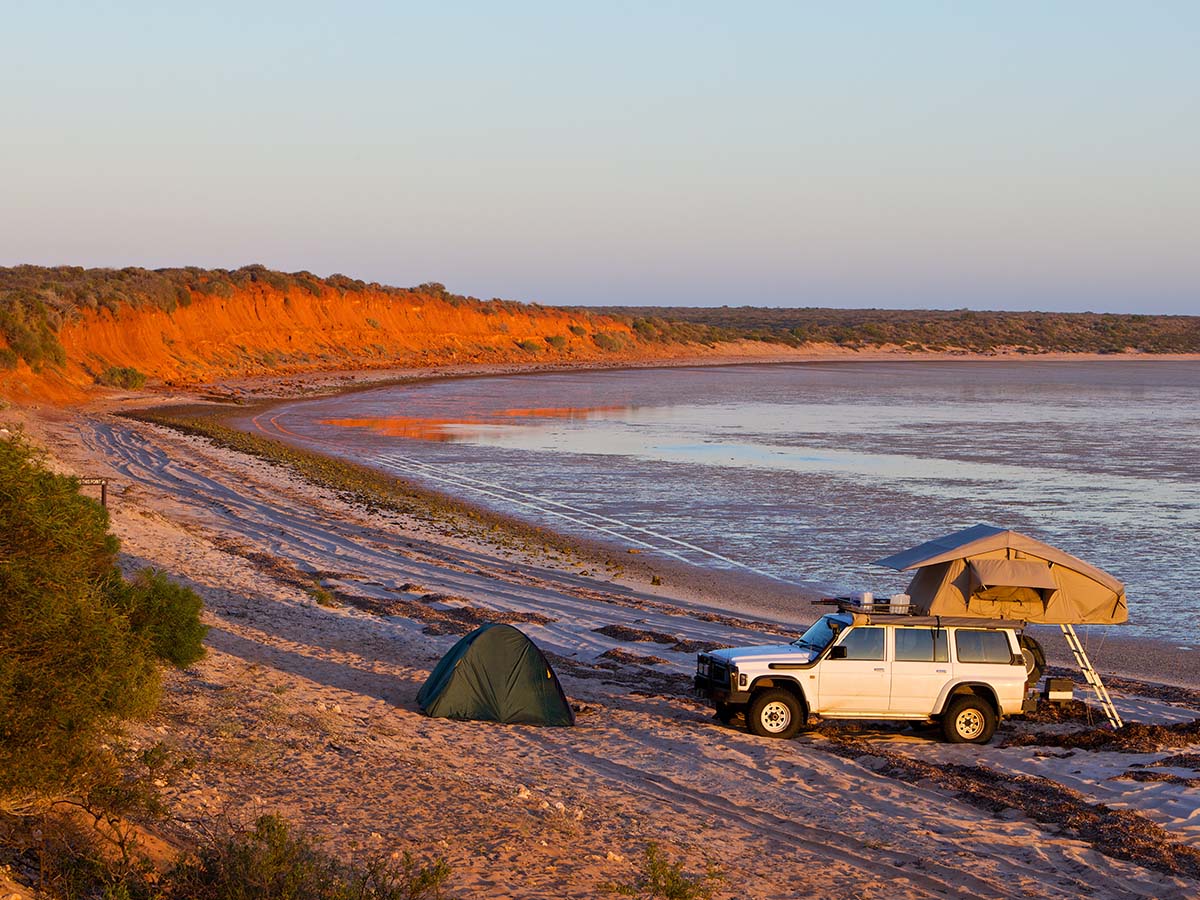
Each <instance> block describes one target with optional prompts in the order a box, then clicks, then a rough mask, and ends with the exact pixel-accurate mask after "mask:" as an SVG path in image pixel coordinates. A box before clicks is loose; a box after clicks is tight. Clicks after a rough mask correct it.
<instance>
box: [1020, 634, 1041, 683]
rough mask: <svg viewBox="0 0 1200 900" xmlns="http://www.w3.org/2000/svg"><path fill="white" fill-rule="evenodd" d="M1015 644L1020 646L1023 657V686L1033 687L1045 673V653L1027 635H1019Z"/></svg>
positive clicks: (1039, 645)
mask: <svg viewBox="0 0 1200 900" xmlns="http://www.w3.org/2000/svg"><path fill="white" fill-rule="evenodd" d="M1017 642H1018V643H1019V644H1020V645H1021V656H1023V657H1025V685H1026V686H1027V687H1033V686H1034V685H1035V684H1037V683H1038V681H1040V680H1041V677H1042V676H1043V675H1044V674H1045V673H1046V652H1045V651H1044V650H1042V645H1041V644H1039V643H1038V642H1037V640H1036V639H1035V638H1032V637H1030V636H1029V635H1027V634H1022V635H1019V636H1018V637H1017Z"/></svg>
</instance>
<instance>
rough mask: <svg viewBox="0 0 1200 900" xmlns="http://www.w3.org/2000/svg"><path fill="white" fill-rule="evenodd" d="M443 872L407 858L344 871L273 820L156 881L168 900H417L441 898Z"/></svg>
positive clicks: (441, 865)
mask: <svg viewBox="0 0 1200 900" xmlns="http://www.w3.org/2000/svg"><path fill="white" fill-rule="evenodd" d="M449 876H450V867H449V865H448V864H447V863H446V861H445V860H444V859H438V860H435V861H434V862H432V863H428V864H421V863H419V862H417V861H416V860H414V859H413V857H412V856H411V855H409V854H407V853H406V854H404V856H403V857H402V858H400V859H399V860H377V861H374V862H371V863H368V864H367V865H366V866H363V867H355V866H349V865H346V864H345V863H342V862H341V861H340V860H338V859H337V858H336V857H334V856H332V855H331V854H329V853H327V852H325V851H324V850H322V849H321V848H320V846H319V845H318V844H317V843H316V841H315V840H314V839H313V838H311V837H309V836H308V835H305V834H304V833H302V832H298V831H296V830H295V829H293V828H292V826H291V825H290V824H288V822H287V821H286V820H285V819H283V818H281V817H279V816H263V817H261V818H260V819H259V820H258V821H257V822H256V823H255V825H254V829H253V830H252V831H249V832H245V833H241V834H234V835H232V836H229V837H227V838H224V839H220V840H217V841H215V842H213V843H212V844H210V845H208V846H206V847H204V848H202V849H201V850H200V851H199V852H198V853H197V854H196V855H195V857H193V858H191V859H187V860H184V861H183V862H181V863H180V864H178V865H177V866H176V867H175V868H174V869H173V870H172V871H171V872H170V873H169V874H168V875H167V876H166V877H165V878H164V879H163V883H162V885H161V890H162V894H163V895H164V896H165V897H166V898H170V900H184V898H188V900H425V898H437V897H440V896H441V892H442V888H443V886H444V885H445V882H446V879H447V878H448V877H449Z"/></svg>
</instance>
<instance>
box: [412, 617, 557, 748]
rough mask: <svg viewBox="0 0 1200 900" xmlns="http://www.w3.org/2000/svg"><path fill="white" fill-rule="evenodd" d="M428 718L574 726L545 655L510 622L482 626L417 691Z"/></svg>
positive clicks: (456, 647) (457, 647) (441, 663)
mask: <svg viewBox="0 0 1200 900" xmlns="http://www.w3.org/2000/svg"><path fill="white" fill-rule="evenodd" d="M417 703H418V704H419V705H420V707H421V712H423V713H425V715H427V716H434V717H436V718H443V719H480V720H483V721H485V722H503V723H504V724H506V725H516V724H523V725H574V724H575V714H574V713H572V712H571V706H570V704H568V703H567V698H566V695H565V694H563V689H562V686H561V685H560V684H559V683H558V678H557V676H555V674H554V670H553V669H551V668H550V663H548V662H547V661H546V657H545V656H543V655H542V651H541V650H539V649H538V648H537V647H536V646H535V645H534V643H533V641H531V640H530V639H529V638H528V637H526V636H525V635H524V634H523V633H522V632H520V631H518V630H517V629H516V628H513V627H512V626H511V625H483V626H481V627H479V628H476V629H475V630H474V631H472V632H471V633H470V634H468V635H467V636H466V637H464V638H463V639H462V640H460V641H459V642H458V643H457V644H455V645H454V646H453V647H451V648H450V652H449V653H447V654H446V655H445V656H443V657H442V658H441V661H439V662H438V664H437V665H436V666H435V667H434V670H433V672H431V673H430V675H429V679H428V680H427V681H426V682H425V684H424V685H423V686H422V688H421V690H420V691H418V692H417Z"/></svg>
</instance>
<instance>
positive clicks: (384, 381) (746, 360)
mask: <svg viewBox="0 0 1200 900" xmlns="http://www.w3.org/2000/svg"><path fill="white" fill-rule="evenodd" d="M778 346H779V345H774V344H767V343H764V342H756V341H745V342H742V343H741V345H739V347H738V349H737V350H734V351H724V350H720V351H717V352H715V353H708V354H696V355H690V356H689V355H684V356H656V357H648V358H641V359H613V360H598V359H587V360H579V361H575V362H572V361H561V362H553V363H532V362H530V363H526V362H505V363H450V364H443V365H434V366H411V365H399V366H382V367H378V368H376V367H369V368H331V369H302V370H298V371H293V372H280V373H271V374H266V373H264V374H252V375H230V376H227V377H221V378H215V379H211V380H208V381H197V382H194V383H189V384H183V385H165V384H152V385H148V386H147V387H146V388H144V389H139V390H137V391H122V390H120V389H114V388H94V389H93V390H92V392H91V396H90V397H89V398H88V399H86V400H83V401H80V402H74V403H65V404H61V405H57V404H52V403H50V402H49V401H45V405H50V406H57V408H61V409H65V410H69V409H80V410H94V411H100V410H107V409H109V408H113V407H115V406H117V405H120V406H121V407H124V408H128V407H129V404H135V405H156V404H161V405H172V404H181V405H182V404H185V403H191V402H199V403H206V402H210V403H221V402H227V403H228V402H232V403H245V404H258V403H263V404H269V403H272V402H276V401H283V400H289V399H300V398H305V397H316V396H326V395H330V394H338V393H351V392H357V391H364V390H371V389H373V388H378V387H386V386H389V385H398V384H414V383H421V382H425V381H443V380H452V379H468V378H488V377H495V376H518V375H539V374H545V373H552V372H607V371H632V370H653V369H677V368H690V367H703V368H721V367H724V366H753V365H793V364H794V365H804V364H829V363H876V362H914V363H919V362H929V363H938V362H968V363H972V364H975V363H979V364H986V363H989V362H991V363H1013V362H1064V363H1069V362H1105V363H1114V364H1116V363H1132V362H1194V361H1200V353H1062V352H1047V353H967V352H962V353H955V352H913V351H906V350H885V349H881V350H866V351H862V350H845V349H841V348H835V347H832V346H829V347H825V345H822V347H823V349H821V350H801V349H797V350H793V351H780V350H778V349H777V348H778ZM767 348H769V349H767ZM751 351H752V352H751ZM12 402H14V403H18V404H19V405H23V406H31V404H30V402H29V398H22V399H21V400H17V399H15V398H14V399H13V400H12ZM41 405H42V404H34V405H32V406H31V408H35V409H36V408H39V407H40V406H41Z"/></svg>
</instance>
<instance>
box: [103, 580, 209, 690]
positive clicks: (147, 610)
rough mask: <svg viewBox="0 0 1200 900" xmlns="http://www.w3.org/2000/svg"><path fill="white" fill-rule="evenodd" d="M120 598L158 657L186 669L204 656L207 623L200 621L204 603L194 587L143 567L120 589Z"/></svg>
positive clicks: (138, 629) (135, 625)
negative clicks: (183, 584)
mask: <svg viewBox="0 0 1200 900" xmlns="http://www.w3.org/2000/svg"><path fill="white" fill-rule="evenodd" d="M120 601H121V604H122V606H123V611H124V613H125V616H126V618H127V619H128V620H129V624H130V626H131V627H132V628H133V630H134V631H135V632H137V633H138V634H140V635H142V636H143V637H144V638H145V639H146V640H147V641H149V643H150V647H151V649H152V650H153V651H154V655H155V656H157V657H158V658H159V659H162V660H165V661H167V662H169V663H170V664H171V665H173V666H177V667H178V668H181V669H183V668H186V667H188V666H190V665H191V664H192V663H194V662H198V661H199V660H200V659H201V658H202V657H203V656H204V636H205V635H206V634H207V633H208V626H207V625H202V624H201V623H200V610H201V609H202V608H203V606H204V604H203V603H202V602H201V600H200V597H199V596H197V594H196V592H195V591H193V590H191V589H190V588H186V587H184V586H182V585H179V584H175V583H174V582H173V581H170V580H168V578H167V576H166V575H165V574H164V573H162V572H160V571H157V570H156V569H143V570H142V571H140V572H138V573H137V574H136V575H134V576H133V579H132V580H131V581H129V582H128V583H127V584H125V585H124V586H123V587H122V588H121V589H120Z"/></svg>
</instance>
